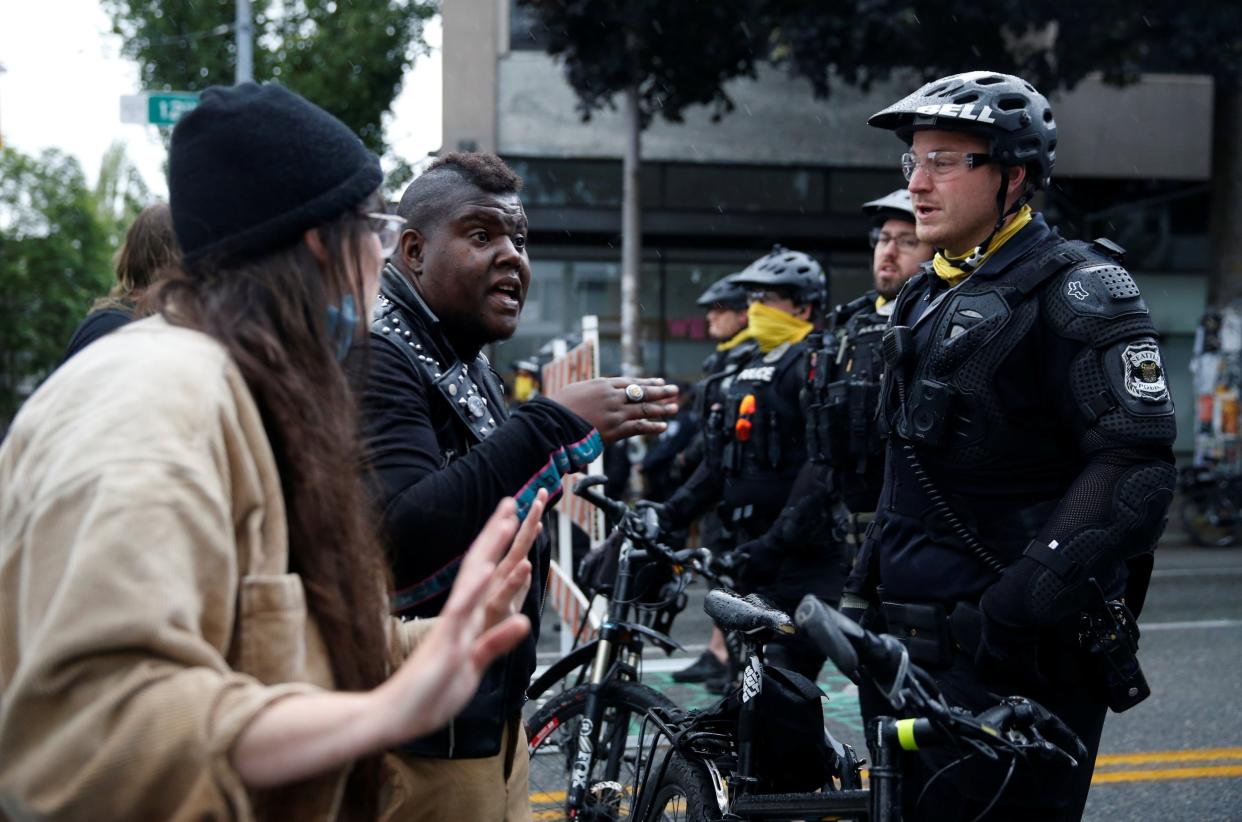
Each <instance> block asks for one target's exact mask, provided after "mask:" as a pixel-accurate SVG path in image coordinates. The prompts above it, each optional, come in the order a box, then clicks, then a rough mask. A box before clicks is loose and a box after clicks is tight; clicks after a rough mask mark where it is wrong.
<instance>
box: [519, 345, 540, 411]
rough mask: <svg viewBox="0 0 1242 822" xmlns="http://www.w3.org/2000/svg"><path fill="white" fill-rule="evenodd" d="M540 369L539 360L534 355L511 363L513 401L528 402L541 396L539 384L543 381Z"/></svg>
mask: <svg viewBox="0 0 1242 822" xmlns="http://www.w3.org/2000/svg"><path fill="white" fill-rule="evenodd" d="M542 371H543V370H542V369H541V368H540V367H539V361H538V360H536V359H535V358H534V357H527V358H526V359H523V360H517V361H515V362H514V363H513V395H512V396H513V401H514V403H516V404H517V405H521V404H522V403H524V402H530V401H531V400H533V399H535V398H536V397H540V396H542V393H541V392H540V390H539V386H540V384H541V383H542V381H543V377H542Z"/></svg>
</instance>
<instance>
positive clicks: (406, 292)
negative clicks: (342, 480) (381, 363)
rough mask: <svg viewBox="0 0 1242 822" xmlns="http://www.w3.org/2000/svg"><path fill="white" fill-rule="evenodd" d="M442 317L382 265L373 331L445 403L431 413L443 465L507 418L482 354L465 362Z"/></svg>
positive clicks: (498, 386)
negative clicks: (440, 328)
mask: <svg viewBox="0 0 1242 822" xmlns="http://www.w3.org/2000/svg"><path fill="white" fill-rule="evenodd" d="M438 324H439V320H438V318H437V317H436V315H435V313H434V312H433V311H432V310H431V308H430V307H429V306H428V305H427V304H426V303H425V302H423V299H422V297H420V296H419V295H418V293H417V292H416V291H414V289H413V288H411V287H410V285H409V283H408V282H407V281H406V279H405V277H404V276H403V275H402V274H401V272H399V271H398V270H397V269H395V268H393V267H392V266H391V265H387V266H385V267H384V273H383V275H382V277H381V279H380V293H379V296H378V298H377V299H376V302H375V308H374V310H373V312H372V318H371V331H372V332H373V333H374V334H375V335H378V336H379V337H381V338H383V339H385V340H388V341H390V342H391V343H393V344H394V345H396V346H397V348H398V349H399V350H400V351H401V352H402V354H404V355H405V357H406V358H407V359H408V360H409V361H410V364H411V365H412V366H413V367H414V369H415V370H416V371H417V372H418V373H420V374H421V375H422V376H423V379H424V380H425V381H426V382H427V384H428V385H430V386H433V387H434V389H435V393H436V394H437V395H438V396H439V398H440V399H441V400H442V401H443V403H442V406H443V409H444V412H445V413H442V414H433V415H432V420H433V422H434V424H435V426H436V441H437V442H438V443H439V444H440V448H441V452H440V457H441V467H444V466H447V465H448V464H449V463H451V462H452V461H453V460H454V459H456V458H457V457H460V456H461V455H462V454H464V453H466V451H468V450H469V449H470V448H471V446H472V445H473V444H475V443H477V442H481V441H482V440H483V439H484V438H486V437H487V436H488V435H489V434H491V433H492V432H494V431H495V430H496V427H497V426H498V425H500V424H501V423H502V422H504V421H505V420H506V419H508V416H509V414H508V410H507V407H506V405H505V401H504V388H503V386H502V384H501V382H500V378H499V377H498V376H496V373H495V372H494V371H492V368H491V364H490V363H489V362H488V359H487V357H486V356H485V355H484V354H482V353H480V354H479V355H478V356H477V357H475V359H474V360H473V361H471V362H468V363H467V362H462V361H461V360H460V359H458V357H457V355H456V354H455V353H454V351H453V348H452V346H450V345H449V344H448V341H447V340H445V339H444V338H443V335H442V334H440V333H438V332H437V330H436V327H437V325H438Z"/></svg>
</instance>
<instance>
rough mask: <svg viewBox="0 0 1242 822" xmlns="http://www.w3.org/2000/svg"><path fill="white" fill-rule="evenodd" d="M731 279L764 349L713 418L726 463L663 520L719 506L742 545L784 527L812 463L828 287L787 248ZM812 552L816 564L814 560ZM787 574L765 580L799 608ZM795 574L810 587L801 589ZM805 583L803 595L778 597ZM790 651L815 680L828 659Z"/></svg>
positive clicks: (692, 487) (709, 467) (687, 488)
mask: <svg viewBox="0 0 1242 822" xmlns="http://www.w3.org/2000/svg"><path fill="white" fill-rule="evenodd" d="M731 279H732V281H733V282H734V283H736V284H737V285H740V286H742V287H744V288H746V289H747V291H748V298H749V302H750V304H749V308H748V310H747V315H748V320H749V329H748V331H749V335H750V336H751V337H752V338H753V339H754V340H755V342H756V343H757V345H758V350H757V351H755V352H754V354H753V355H752V356H751V358H750V359H748V360H747V361H746V362H745V363H744V364H743V365H742V367H741V368H740V369H739V370H738V371H737V373H736V374H734V375H733V376H732V377H731V378H730V379H729V380H728V384H727V385H722V393H723V398H722V400H721V401H719V402H715V403H713V404H712V406H711V407H709V408H708V409H707V419H706V421H705V422H704V430H705V437H706V440H707V451H708V453H709V454H713V455H718V456H713V458H712V459H710V460H705V461H704V463H703V465H701V466H700V467H699V469H698V470H697V471H696V472H695V474H694V476H693V477H691V478H690V480H689V481H688V482H687V483H686V484H685V485H684V486H683V487H682V488H681V489H680V490H679V491H678V492H677V493H676V494H674V495H673V497H672V498H671V499H670V500H668V502H667V503H666V504H665V507H664V512H663V513H664V520H665V524H666V526H668V527H671V528H680V527H684V526H685V525H687V524H688V523H689V522H690V521H691V520H692V519H694V518H695V517H696V516H698V515H700V514H702V513H704V512H705V511H706V510H707V509H708V508H710V507H711V506H712V505H713V504H717V505H718V507H717V511H718V513H719V515H720V520H721V524H722V526H723V527H724V528H725V529H727V530H728V531H730V532H732V534H733V538H734V539H735V540H736V542H737V543H738V544H742V543H746V542H750V541H753V540H755V539H757V538H759V537H761V536H763V535H764V534H765V533H766V532H767V531H768V529H769V528H770V527H771V526H772V523H773V522H775V521H776V519H777V517H778V516H779V515H780V513H781V510H782V508H783V507H784V506H785V504H786V502H787V501H788V500H789V499H790V493H791V491H793V490H794V484H795V480H797V479H798V477H799V474H800V472H801V471H802V469H803V467H804V466H805V465H806V462H807V452H806V422H805V419H804V417H803V414H802V409H801V407H800V405H799V394H800V392H801V390H802V384H803V381H804V379H805V364H806V363H805V359H806V350H807V344H806V339H807V337H808V335H810V333H811V331H812V330H813V329H814V321H815V319H816V318H817V313H818V312H819V310H820V309H821V307H822V306H823V304H824V302H825V301H826V298H827V293H826V292H827V281H826V279H825V277H824V271H823V269H822V267H821V266H820V265H819V263H817V262H816V261H815V260H814V259H812V258H811V257H810V256H808V255H806V254H803V253H801V252H798V251H790V250H789V249H786V248H783V247H781V246H776V247H775V248H773V250H772V251H771V252H770V253H769V254H767V255H765V256H764V257H762V258H760V259H759V260H757V261H755V262H754V263H752V264H751V265H750V266H749V267H747V268H746V269H745V270H744V271H742V272H741V273H740V274H737V275H734V277H733V278H731ZM716 460H718V461H719V462H718V465H717V466H716V467H713V463H715V462H716ZM807 553H808V557H807V558H806V559H807V560H808V562H809V555H810V554H811V553H813V552H812V551H810V550H808V552H807ZM798 559H800V560H801V559H804V558H803V557H798ZM779 570H780V575H779V578H775V579H772V580H771V581H768V580H764V582H765V584H764V586H762V587H761V592H762V593H765V594H768V597H769V598H770V599H771V600H774V602H773V604H775V605H777V606H778V607H785V608H793V607H796V605H797V602H798V599H800V598H801V596H802V594H803V593H806V586H805V584H804V583H805V582H806V580H805V574H801V575H799V574H798V572H796V571H795V569H794V568H793V567H792V565H790V566H789V567H788V568H786V567H785V565H782V566H781V567H780V569H779ZM786 572H788V573H789V574H791V575H792V576H802V579H801V580H800V582H798V583H791V580H790V579H789V578H787V577H786V576H785V574H786ZM795 584H796V585H798V587H799V590H798V591H797V594H796V596H791V597H785V598H784V599H782V598H780V597H777V596H773V594H774V593H775V592H777V591H781V590H784V589H785V588H789V587H792V585H795ZM783 650H784V649H772V650H770V651H769V657H770V659H771V661H772V662H773V663H774V664H777V665H781V666H783V667H787V668H791V669H793V670H796V671H798V672H799V673H802V674H804V675H805V676H808V677H810V678H811V679H814V677H815V676H816V674H817V673H818V670H819V667H820V665H821V664H822V662H823V658H822V657H819V656H818V655H817V654H816V653H813V652H808V653H800V652H799V651H800V650H801V649H797V650H795V652H794V653H792V654H787V655H785V656H784V657H782V656H781V653H782V651H783ZM773 651H775V652H776V655H777V656H776V657H775V658H773V657H772V653H773Z"/></svg>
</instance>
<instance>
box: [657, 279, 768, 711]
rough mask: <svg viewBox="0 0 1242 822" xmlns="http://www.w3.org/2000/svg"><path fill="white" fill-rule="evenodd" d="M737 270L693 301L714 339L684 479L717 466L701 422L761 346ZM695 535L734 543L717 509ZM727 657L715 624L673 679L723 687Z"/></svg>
mask: <svg viewBox="0 0 1242 822" xmlns="http://www.w3.org/2000/svg"><path fill="white" fill-rule="evenodd" d="M738 273H740V272H735V273H733V274H730V275H728V276H727V277H722V278H721V279H719V280H717V281H716V282H714V283H712V284H711V285H710V286H708V287H707V289H706V290H705V291H704V292H703V293H702V294H701V295H699V299H698V300H697V302H696V304H697V305H698V306H699V307H700V308H702V309H703V310H704V312H705V313H706V315H707V336H708V338H710V339H711V340H712V342H714V343H716V348H715V350H714V351H712V353H711V354H709V355H707V359H705V360H703V379H702V380H701V381H700V382H699V384H698V385H697V386H696V387H695V390H694V394H695V405H694V408H695V411H696V416H697V417H698V420H697V422H698V426H699V431H698V433H697V434H696V435H695V437H694V439H693V440H691V442H690V445H688V446H687V447H686V449H685V450H684V451H682V452H681V453H680V454H678V455H677V457H676V463H677V465H678V470H679V473H680V475H681V477H682V478H683V479H689V478H690V477H692V476H694V472H695V471H696V470H697V469H698V467H699V465H700V464H701V463H702V462H703V460H704V459H711V460H712V462H713V464H714V465H715V466H716V467H717V468H719V466H720V457H721V449H720V448H715V449H713V451H712V453H710V454H708V453H707V450H706V445H705V442H706V440H705V438H704V436H703V430H702V429H703V425H704V424H705V423H706V422H707V419H708V416H709V415H710V413H711V409H712V408H713V407H717V406H719V407H723V405H722V403H723V402H724V393H723V392H724V390H725V389H726V388H727V387H728V385H729V383H730V382H732V380H733V377H734V376H735V375H736V374H737V372H738V371H739V370H740V369H741V367H742V365H743V363H745V362H746V361H747V360H749V359H750V358H751V357H752V356H753V355H754V353H755V352H756V351H758V350H759V343H758V342H756V341H755V339H754V338H753V336H752V335H751V333H750V331H749V329H748V327H747V313H746V312H747V307H748V301H747V292H746V288H745V287H744V286H741V285H738V284H737V282H735V280H736V278H737V275H738ZM699 540H700V542H701V543H702V544H703V546H704V547H706V548H709V549H711V550H712V552H713V553H714V554H716V555H723V554H726V553H728V552H729V551H731V550H733V548H735V547H736V543H735V542H734V540H733V536H732V534H731V533H730V532H726V531H725V530H724V529H722V528H721V526H720V517H718V516H717V515H716V512H715V511H706V512H705V513H704V514H703V515H702V516H701V517H700V518H699ZM728 659H729V652H728V649H727V648H726V647H725V639H724V634H722V633H721V632H720V629H719V628H716V627H714V626H713V627H712V635H711V639H710V640H709V641H708V643H707V650H705V651H703V653H702V654H700V655H699V658H698V659H697V660H695V661H694V662H693V663H691V664H690V665H688V666H687V667H685V668H682V669H681V670H680V671H674V672H673V681H674V682H703V683H706V687H707V689H708V690H710V691H720V690H723V689H724V687H725V686H726V684H727V682H728V678H729V668H728Z"/></svg>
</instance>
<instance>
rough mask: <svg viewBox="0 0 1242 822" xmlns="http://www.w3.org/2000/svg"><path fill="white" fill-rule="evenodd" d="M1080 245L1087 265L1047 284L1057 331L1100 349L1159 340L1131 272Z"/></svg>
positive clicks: (1093, 249) (1052, 318) (1049, 306)
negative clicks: (1143, 338) (1138, 339)
mask: <svg viewBox="0 0 1242 822" xmlns="http://www.w3.org/2000/svg"><path fill="white" fill-rule="evenodd" d="M1076 245H1078V246H1079V249H1080V250H1081V251H1083V252H1084V256H1085V257H1086V259H1085V260H1083V261H1082V262H1080V263H1077V264H1076V265H1073V266H1071V267H1070V268H1069V269H1068V270H1067V271H1065V272H1063V273H1062V274H1060V275H1059V276H1056V277H1053V278H1052V280H1051V281H1050V282H1049V283H1048V290H1047V292H1046V293H1047V296H1048V300H1047V307H1048V313H1049V319H1050V320H1051V322H1052V324H1053V326H1054V327H1056V328H1057V329H1058V330H1059V331H1060V332H1061V333H1063V334H1066V335H1067V336H1069V337H1073V338H1076V339H1081V340H1084V341H1087V342H1089V343H1091V344H1092V345H1095V346H1106V345H1110V344H1112V343H1113V342H1115V341H1116V340H1119V339H1123V338H1125V337H1132V336H1136V335H1152V334H1155V328H1154V327H1153V326H1152V324H1151V317H1150V316H1149V314H1148V311H1147V303H1145V302H1144V301H1143V297H1142V295H1141V294H1139V288H1138V285H1137V284H1136V283H1135V282H1134V278H1133V277H1131V276H1130V272H1128V271H1126V269H1125V268H1123V267H1122V266H1120V265H1118V264H1117V262H1116V260H1115V258H1113V257H1111V256H1108V257H1106V256H1103V254H1102V253H1101V252H1100V251H1099V250H1097V249H1096V247H1095V246H1094V245H1091V246H1089V245H1087V244H1086V243H1081V244H1076Z"/></svg>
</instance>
